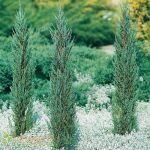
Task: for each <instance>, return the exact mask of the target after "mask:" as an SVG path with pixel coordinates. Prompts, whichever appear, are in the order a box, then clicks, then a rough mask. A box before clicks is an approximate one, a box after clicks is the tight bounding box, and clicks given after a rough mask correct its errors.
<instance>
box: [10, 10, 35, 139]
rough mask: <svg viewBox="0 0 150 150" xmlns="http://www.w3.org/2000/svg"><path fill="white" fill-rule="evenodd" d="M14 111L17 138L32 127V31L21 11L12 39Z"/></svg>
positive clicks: (17, 16) (17, 17) (18, 14)
mask: <svg viewBox="0 0 150 150" xmlns="http://www.w3.org/2000/svg"><path fill="white" fill-rule="evenodd" d="M12 54H13V55H12V56H13V61H12V70H13V85H12V95H13V102H12V110H13V113H14V116H13V119H14V125H15V126H14V128H15V129H14V130H15V136H19V135H20V134H24V133H25V131H27V130H29V129H30V128H31V127H32V98H31V97H32V76H33V70H34V69H33V63H32V58H31V43H30V31H29V30H28V28H27V24H26V20H25V14H24V12H23V10H22V9H21V7H20V9H19V11H18V13H17V15H16V24H15V28H14V34H13V37H12Z"/></svg>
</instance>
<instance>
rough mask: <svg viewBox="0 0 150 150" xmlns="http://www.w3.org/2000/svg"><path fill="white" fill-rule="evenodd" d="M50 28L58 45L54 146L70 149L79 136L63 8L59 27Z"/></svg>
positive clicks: (52, 113)
mask: <svg viewBox="0 0 150 150" xmlns="http://www.w3.org/2000/svg"><path fill="white" fill-rule="evenodd" d="M50 31H51V36H52V39H53V42H54V45H55V54H54V60H53V63H52V71H51V75H50V97H49V99H48V101H47V106H48V110H49V117H50V121H51V122H50V128H51V131H52V133H53V145H54V147H55V148H58V149H60V148H64V149H66V150H70V148H73V147H74V146H75V144H74V141H75V135H76V111H75V97H74V94H73V89H72V69H71V67H70V64H71V63H70V52H71V49H72V46H73V41H72V40H71V31H70V29H69V28H68V25H67V20H66V18H65V17H64V14H63V11H62V9H61V8H60V9H59V10H58V14H57V16H56V27H54V28H51V30H50Z"/></svg>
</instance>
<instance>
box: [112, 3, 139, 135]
mask: <svg viewBox="0 0 150 150" xmlns="http://www.w3.org/2000/svg"><path fill="white" fill-rule="evenodd" d="M115 48H116V56H115V88H116V90H115V94H114V97H113V100H112V116H113V123H114V132H115V133H117V134H121V135H124V134H125V133H130V132H131V131H132V130H137V117H136V101H137V85H138V66H137V62H136V59H137V57H136V55H137V51H138V50H137V49H136V38H135V32H134V30H133V29H132V28H131V22H130V16H129V9H128V5H127V4H125V6H124V7H123V8H122V17H121V19H120V23H119V25H118V28H117V33H116V41H115Z"/></svg>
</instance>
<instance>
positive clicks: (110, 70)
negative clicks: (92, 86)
mask: <svg viewBox="0 0 150 150" xmlns="http://www.w3.org/2000/svg"><path fill="white" fill-rule="evenodd" d="M113 74H114V66H113V58H111V57H109V58H103V59H101V60H99V61H98V63H97V66H96V69H95V74H94V77H93V79H94V82H95V83H96V84H102V85H105V84H110V83H113V81H114V75H113Z"/></svg>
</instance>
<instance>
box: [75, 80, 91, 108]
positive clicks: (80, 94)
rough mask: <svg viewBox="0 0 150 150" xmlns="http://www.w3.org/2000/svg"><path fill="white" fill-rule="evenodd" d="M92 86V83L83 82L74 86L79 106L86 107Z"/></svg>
mask: <svg viewBox="0 0 150 150" xmlns="http://www.w3.org/2000/svg"><path fill="white" fill-rule="evenodd" d="M91 87H92V84H91V83H82V84H77V85H75V86H74V91H75V95H76V103H77V105H78V106H81V107H83V106H84V107H85V106H86V104H87V102H88V99H87V92H88V91H89V90H90V88H91Z"/></svg>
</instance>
